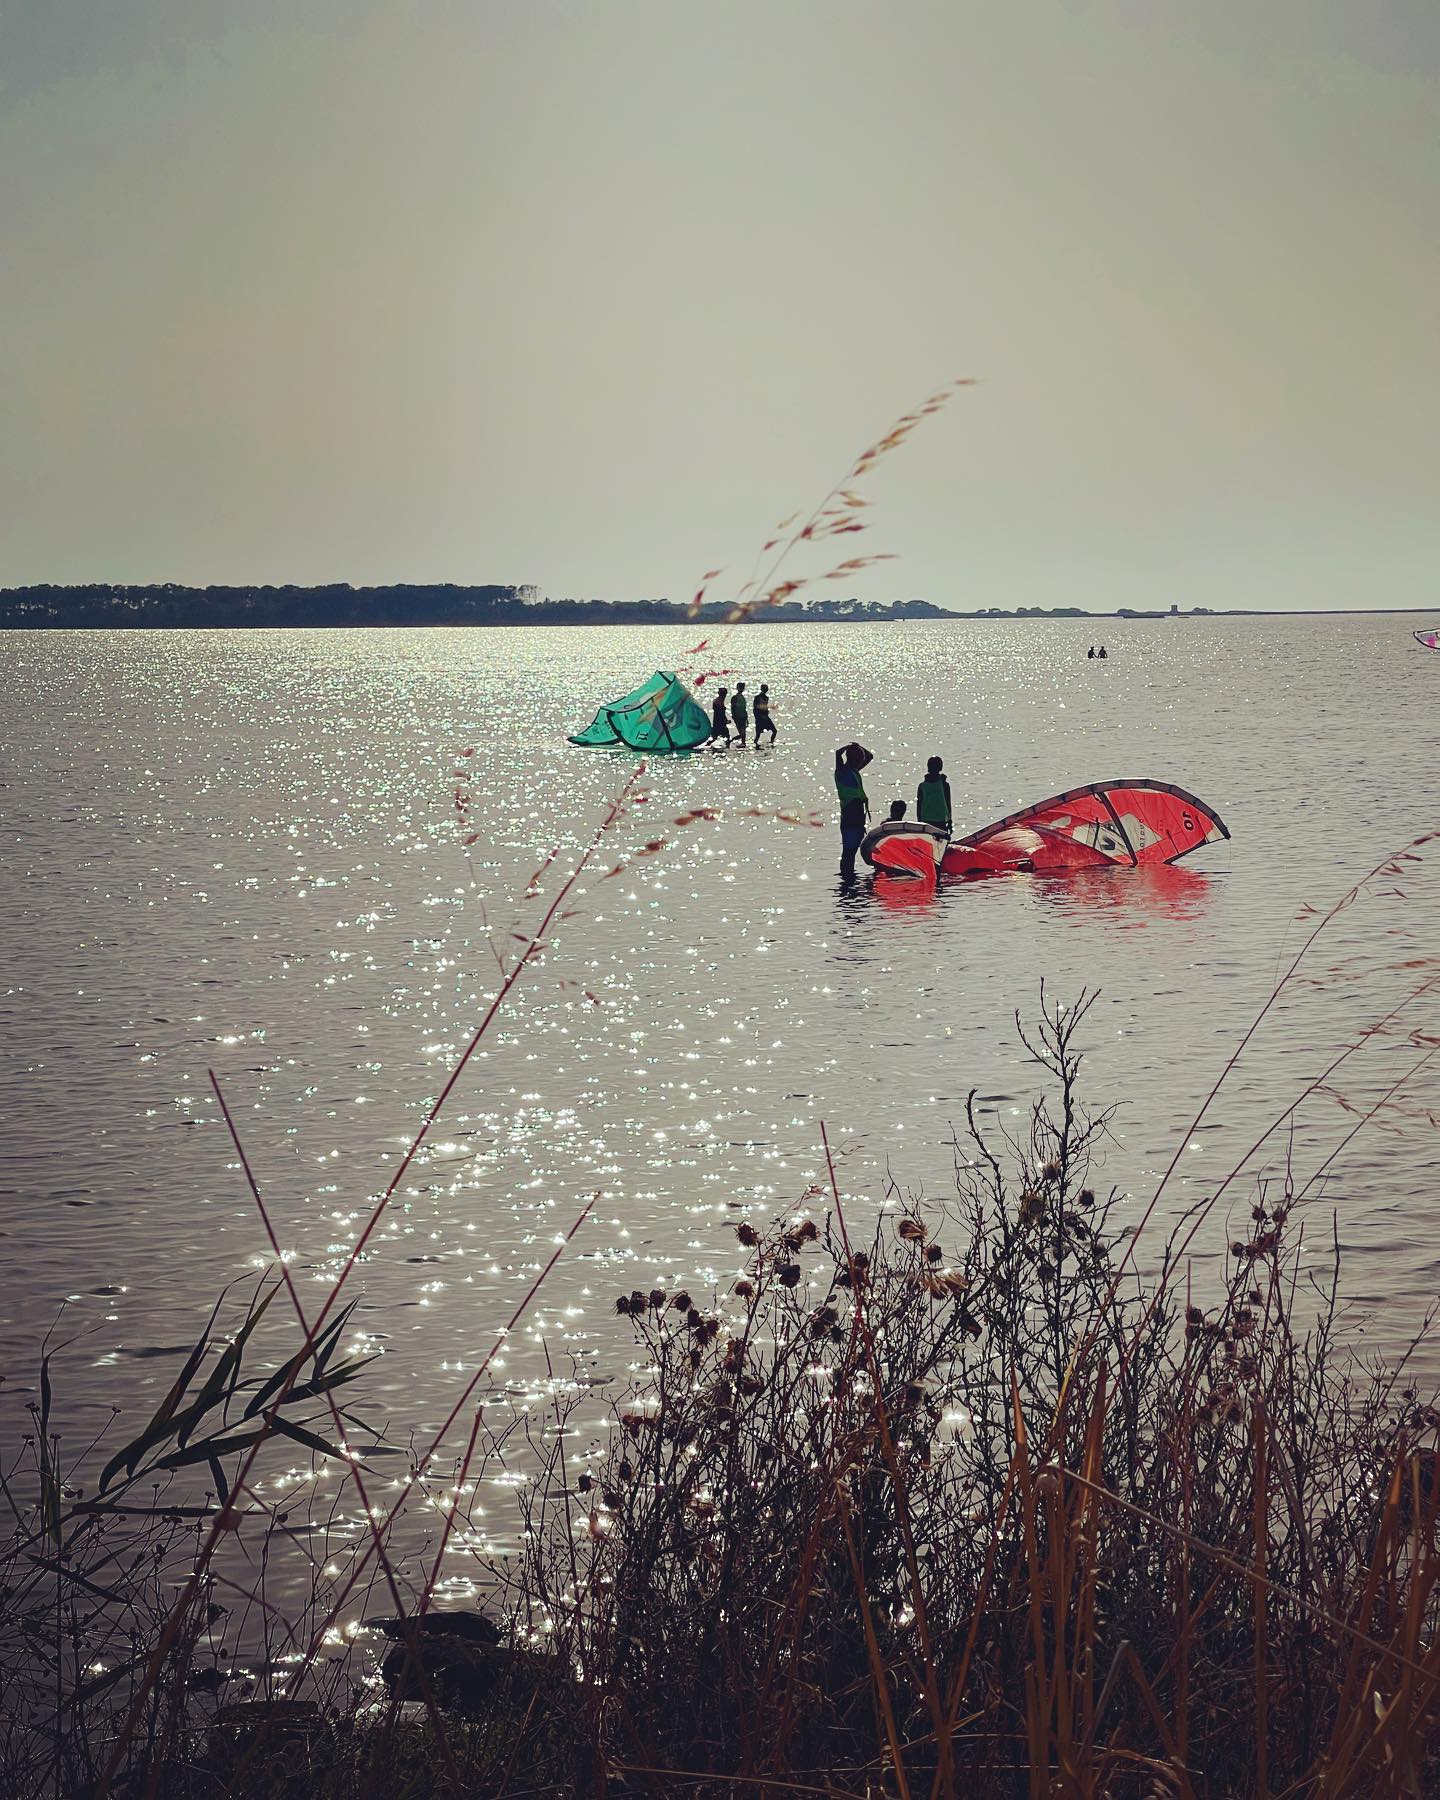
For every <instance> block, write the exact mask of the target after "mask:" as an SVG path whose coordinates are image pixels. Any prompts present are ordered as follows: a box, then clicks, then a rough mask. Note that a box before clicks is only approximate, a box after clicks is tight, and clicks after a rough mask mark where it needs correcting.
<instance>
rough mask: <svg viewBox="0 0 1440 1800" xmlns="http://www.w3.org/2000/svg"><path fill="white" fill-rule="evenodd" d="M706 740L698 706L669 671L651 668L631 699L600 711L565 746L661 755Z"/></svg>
mask: <svg viewBox="0 0 1440 1800" xmlns="http://www.w3.org/2000/svg"><path fill="white" fill-rule="evenodd" d="M709 736H710V719H709V715H708V714H707V713H706V711H705V709H704V707H703V706H701V704H700V702H699V701H698V700H697V699H696V698H695V696H694V695H693V694H692V693H691V692H690V690H689V688H687V687H686V685H685V683H684V682H683V681H682V680H681V679H680V677H679V676H678V675H676V674H675V673H674V671H673V670H669V669H657V670H656V671H655V673H654V674H653V675H652V676H651V677H650V679H649V680H648V681H644V682H642V683H641V684H640V686H639V687H638V688H636V689H635V691H634V693H633V694H626V696H625V698H624V699H623V700H612V701H611V702H610V703H609V705H608V706H602V707H601V708H600V710H599V712H597V713H596V715H595V717H594V718H593V719H592V720H591V721H590V723H589V724H588V725H587V726H586V727H585V729H584V730H583V731H579V732H576V734H575V736H574V737H572V738H571V739H570V742H571V743H572V744H580V745H582V746H583V747H584V748H586V749H590V748H593V747H595V746H599V747H600V748H604V747H605V746H607V745H608V746H610V747H611V748H612V749H613V748H614V746H615V745H617V744H623V745H624V746H625V748H626V749H627V750H643V751H644V752H645V753H646V754H647V755H664V754H668V753H669V752H670V751H672V750H694V749H695V748H696V746H697V745H700V744H703V743H704V742H705V741H706V740H707V739H708V738H709Z"/></svg>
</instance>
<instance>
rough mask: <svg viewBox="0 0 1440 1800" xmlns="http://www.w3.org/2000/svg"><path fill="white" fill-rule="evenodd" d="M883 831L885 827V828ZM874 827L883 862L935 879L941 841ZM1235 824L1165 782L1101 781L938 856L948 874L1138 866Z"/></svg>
mask: <svg viewBox="0 0 1440 1800" xmlns="http://www.w3.org/2000/svg"><path fill="white" fill-rule="evenodd" d="M882 830H883V828H882ZM891 831H892V833H893V835H882V834H881V831H878V830H877V831H875V832H872V833H870V834H869V836H868V837H867V838H866V840H865V843H864V844H862V845H861V850H862V853H865V855H866V861H867V862H870V863H872V864H873V866H874V867H875V868H877V869H888V870H891V871H892V872H895V873H902V872H903V873H905V874H914V875H919V876H921V878H922V879H929V880H932V881H933V880H934V877H935V869H934V858H935V851H936V849H937V848H938V846H937V845H936V844H935V843H934V841H933V839H932V838H930V837H923V838H922V837H920V836H918V835H917V833H916V830H915V827H914V826H910V827H908V828H907V827H906V826H904V825H899V826H894V827H892V828H891ZM1229 835H1230V833H1229V831H1228V830H1227V829H1226V828H1225V823H1224V821H1223V820H1222V819H1221V817H1220V815H1219V813H1217V812H1215V811H1214V810H1213V809H1212V808H1210V807H1208V806H1206V805H1205V803H1204V801H1202V800H1197V799H1196V798H1195V796H1194V795H1193V794H1187V793H1186V791H1185V789H1184V788H1178V787H1172V786H1171V785H1170V784H1169V783H1168V782H1163V781H1098V782H1096V783H1094V784H1093V785H1092V786H1090V787H1082V788H1071V789H1070V790H1069V792H1068V793H1064V794H1056V795H1055V796H1054V797H1053V798H1052V799H1049V800H1041V801H1039V802H1038V803H1037V804H1036V805H1034V806H1027V807H1025V808H1024V810H1023V811H1021V812H1017V813H1010V814H1009V815H1008V816H1007V817H1005V818H1003V819H997V820H996V821H995V823H994V824H993V825H986V826H984V827H983V828H982V829H981V830H979V831H975V832H972V833H971V834H970V836H969V837H964V838H956V839H954V840H952V841H951V842H950V843H948V844H946V845H945V846H944V849H943V851H942V852H941V855H940V859H939V862H940V867H939V873H940V874H942V875H997V874H1005V873H1019V872H1023V873H1030V874H1048V873H1051V872H1055V871H1059V870H1068V869H1106V868H1110V869H1136V868H1150V867H1154V866H1155V865H1156V864H1158V863H1173V862H1179V860H1180V858H1181V857H1182V856H1188V855H1189V854H1190V852H1191V851H1192V850H1198V849H1199V848H1200V846H1201V845H1202V844H1213V843H1218V842H1219V840H1220V839H1221V838H1228V837H1229Z"/></svg>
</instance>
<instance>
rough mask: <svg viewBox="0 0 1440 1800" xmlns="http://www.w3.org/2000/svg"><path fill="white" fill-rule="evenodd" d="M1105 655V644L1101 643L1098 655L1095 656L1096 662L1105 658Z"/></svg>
mask: <svg viewBox="0 0 1440 1800" xmlns="http://www.w3.org/2000/svg"><path fill="white" fill-rule="evenodd" d="M1106 655H1107V652H1106V649H1105V646H1104V645H1103V644H1102V645H1101V646H1100V655H1099V656H1098V657H1097V659H1096V660H1097V661H1098V662H1104V661H1105V660H1106Z"/></svg>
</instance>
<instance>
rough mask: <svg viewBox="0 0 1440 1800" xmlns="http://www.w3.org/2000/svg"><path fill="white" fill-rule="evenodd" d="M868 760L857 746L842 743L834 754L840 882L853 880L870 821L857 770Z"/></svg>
mask: <svg viewBox="0 0 1440 1800" xmlns="http://www.w3.org/2000/svg"><path fill="white" fill-rule="evenodd" d="M871 760H872V758H871V755H870V752H869V751H868V750H867V749H865V747H864V746H863V745H861V744H842V745H841V746H840V748H839V749H838V750H837V751H836V752H835V792H836V794H837V795H838V797H839V800H840V879H841V880H842V881H853V880H854V879H855V857H856V854H857V852H858V851H859V849H860V840H861V838H863V837H864V835H865V826H866V824H867V823H868V821H869V818H870V802H869V800H868V799H867V798H866V795H865V784H864V782H863V781H861V779H860V771H861V770H862V769H863V768H864V767H865V765H866V763H868V762H870V761H871Z"/></svg>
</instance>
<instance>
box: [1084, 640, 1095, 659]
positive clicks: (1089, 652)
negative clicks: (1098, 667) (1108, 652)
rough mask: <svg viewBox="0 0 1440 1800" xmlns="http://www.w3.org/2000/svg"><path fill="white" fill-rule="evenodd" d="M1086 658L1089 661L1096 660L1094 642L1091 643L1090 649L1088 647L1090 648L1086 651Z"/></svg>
mask: <svg viewBox="0 0 1440 1800" xmlns="http://www.w3.org/2000/svg"><path fill="white" fill-rule="evenodd" d="M1085 660H1086V661H1087V662H1094V660H1095V646H1094V645H1093V644H1092V645H1091V646H1090V648H1089V649H1088V650H1087V651H1086V652H1085Z"/></svg>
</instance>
